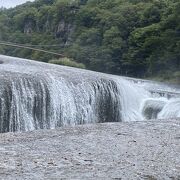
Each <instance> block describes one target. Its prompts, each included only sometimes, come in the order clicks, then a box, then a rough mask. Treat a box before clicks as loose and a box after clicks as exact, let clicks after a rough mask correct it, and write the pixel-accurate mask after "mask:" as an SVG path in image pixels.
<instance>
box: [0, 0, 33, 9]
mask: <svg viewBox="0 0 180 180" xmlns="http://www.w3.org/2000/svg"><path fill="white" fill-rule="evenodd" d="M27 1H34V0H0V7H2V6H3V7H6V8H10V7H15V6H17V5H19V4H23V3H25V2H27Z"/></svg>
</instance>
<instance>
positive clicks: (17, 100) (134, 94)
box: [0, 56, 180, 132]
mask: <svg viewBox="0 0 180 180" xmlns="http://www.w3.org/2000/svg"><path fill="white" fill-rule="evenodd" d="M0 62H2V64H0V132H8V131H29V130H34V129H47V128H56V127H59V126H67V125H76V124H85V123H99V122H120V121H143V120H148V119H151V118H161V119H164V118H176V117H180V89H178V88H173V87H169V86H166V85H163V84H158V83H153V82H148V81H142V80H137V79H130V78H125V77H119V76H113V75H107V74H103V73H96V72H92V71H86V70H80V69H76V68H70V67H64V66H56V65H49V64H44V63H39V62H35V61H28V60H24V59H18V58H10V57H7V56H0Z"/></svg>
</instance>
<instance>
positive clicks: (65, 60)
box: [48, 57, 86, 69]
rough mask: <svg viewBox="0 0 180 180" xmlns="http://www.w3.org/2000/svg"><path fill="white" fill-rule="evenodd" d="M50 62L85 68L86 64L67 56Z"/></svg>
mask: <svg viewBox="0 0 180 180" xmlns="http://www.w3.org/2000/svg"><path fill="white" fill-rule="evenodd" d="M48 63H51V64H57V65H63V66H70V67H76V68H81V69H85V68H86V67H85V65H84V64H82V63H77V62H75V61H73V60H71V59H69V58H67V57H64V58H60V59H52V60H50V61H49V62H48Z"/></svg>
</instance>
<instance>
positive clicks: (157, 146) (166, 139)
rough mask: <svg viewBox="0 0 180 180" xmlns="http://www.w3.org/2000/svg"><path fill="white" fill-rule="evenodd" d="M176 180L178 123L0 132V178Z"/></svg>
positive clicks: (179, 168) (179, 153)
mask: <svg viewBox="0 0 180 180" xmlns="http://www.w3.org/2000/svg"><path fill="white" fill-rule="evenodd" d="M113 178H114V179H149V180H155V179H174V180H178V179H180V120H178V119H177V120H168V121H167V120H158V121H156V120H154V121H144V122H127V123H105V124H93V125H83V126H76V127H65V128H59V129H55V130H39V131H33V132H26V133H7V134H0V179H4V180H13V179H18V180H19V179H22V180H24V179H38V180H41V179H48V180H49V179H53V180H54V179H113Z"/></svg>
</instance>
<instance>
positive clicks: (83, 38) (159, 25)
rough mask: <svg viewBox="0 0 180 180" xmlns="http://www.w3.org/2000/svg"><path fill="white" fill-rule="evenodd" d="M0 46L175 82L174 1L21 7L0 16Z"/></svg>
mask: <svg viewBox="0 0 180 180" xmlns="http://www.w3.org/2000/svg"><path fill="white" fill-rule="evenodd" d="M0 41H6V42H14V43H19V44H27V45H38V46H36V47H38V48H43V49H47V50H51V51H54V52H58V53H63V54H65V55H66V56H67V57H69V58H72V59H73V60H74V61H76V62H78V63H83V64H84V65H85V66H86V67H87V68H88V69H92V70H96V71H102V72H106V73H113V74H120V75H128V76H135V77H152V76H163V77H165V78H169V77H171V76H174V77H176V76H177V77H178V76H180V75H178V74H180V73H179V70H180V1H179V0H36V1H35V2H27V3H26V4H24V5H21V6H17V7H16V8H13V9H3V8H2V9H1V10H0ZM49 45H51V46H49ZM0 53H1V54H7V55H12V56H19V57H24V58H30V59H36V60H40V61H45V62H48V61H49V60H50V59H54V58H56V57H54V56H52V55H49V54H44V53H40V52H36V51H31V50H27V49H19V48H14V47H13V48H12V47H7V46H2V45H1V46H0Z"/></svg>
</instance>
